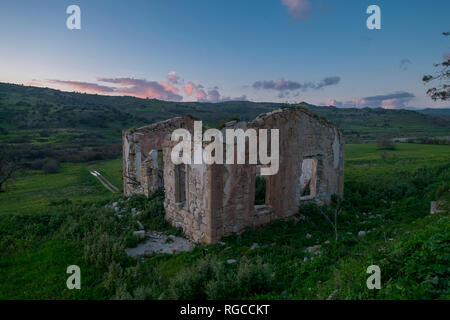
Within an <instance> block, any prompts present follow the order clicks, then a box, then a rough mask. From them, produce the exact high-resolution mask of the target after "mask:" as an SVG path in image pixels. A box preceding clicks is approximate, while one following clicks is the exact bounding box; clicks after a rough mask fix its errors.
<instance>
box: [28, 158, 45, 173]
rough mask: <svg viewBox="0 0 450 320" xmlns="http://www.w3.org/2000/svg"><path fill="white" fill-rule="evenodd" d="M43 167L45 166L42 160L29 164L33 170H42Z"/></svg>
mask: <svg viewBox="0 0 450 320" xmlns="http://www.w3.org/2000/svg"><path fill="white" fill-rule="evenodd" d="M44 165H45V160H44V159H36V160H34V161H33V162H32V163H31V168H33V169H34V170H42V168H43V167H44Z"/></svg>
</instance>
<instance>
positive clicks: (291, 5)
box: [281, 0, 311, 20]
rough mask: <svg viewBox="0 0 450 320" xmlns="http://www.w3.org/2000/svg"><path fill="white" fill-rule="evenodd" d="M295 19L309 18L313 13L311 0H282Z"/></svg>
mask: <svg viewBox="0 0 450 320" xmlns="http://www.w3.org/2000/svg"><path fill="white" fill-rule="evenodd" d="M281 3H282V4H283V5H285V6H286V7H287V8H288V11H289V14H290V15H291V17H292V18H293V19H295V20H297V19H307V18H308V17H309V16H310V15H311V2H309V1H308V0H281Z"/></svg>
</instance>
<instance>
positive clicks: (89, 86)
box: [47, 80, 115, 94]
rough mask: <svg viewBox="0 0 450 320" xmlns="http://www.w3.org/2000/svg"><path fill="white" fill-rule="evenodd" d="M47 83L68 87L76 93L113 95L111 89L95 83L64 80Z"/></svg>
mask: <svg viewBox="0 0 450 320" xmlns="http://www.w3.org/2000/svg"><path fill="white" fill-rule="evenodd" d="M47 82H48V83H52V84H57V85H62V86H67V87H70V88H72V89H74V90H76V91H81V92H86V93H100V94H108V93H114V91H115V89H114V88H113V87H108V86H102V85H98V84H96V83H90V82H81V81H64V80H48V81H47Z"/></svg>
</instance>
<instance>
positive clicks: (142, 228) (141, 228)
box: [136, 220, 144, 230]
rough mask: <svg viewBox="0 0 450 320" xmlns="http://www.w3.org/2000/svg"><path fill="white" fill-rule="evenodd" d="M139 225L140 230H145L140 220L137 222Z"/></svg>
mask: <svg viewBox="0 0 450 320" xmlns="http://www.w3.org/2000/svg"><path fill="white" fill-rule="evenodd" d="M136 223H137V225H138V226H139V230H144V226H143V225H142V223H141V222H140V221H138V220H136Z"/></svg>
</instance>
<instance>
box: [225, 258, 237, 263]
mask: <svg viewBox="0 0 450 320" xmlns="http://www.w3.org/2000/svg"><path fill="white" fill-rule="evenodd" d="M236 262H237V260H236V259H228V260H227V263H228V264H233V263H236Z"/></svg>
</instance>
